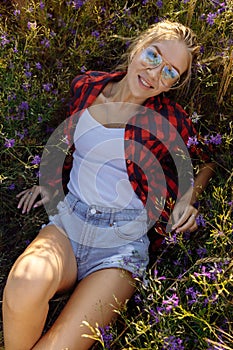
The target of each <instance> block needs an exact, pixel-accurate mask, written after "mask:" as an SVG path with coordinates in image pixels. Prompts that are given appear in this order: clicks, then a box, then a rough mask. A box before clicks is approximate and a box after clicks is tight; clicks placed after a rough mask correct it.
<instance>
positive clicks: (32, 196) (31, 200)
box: [24, 186, 40, 213]
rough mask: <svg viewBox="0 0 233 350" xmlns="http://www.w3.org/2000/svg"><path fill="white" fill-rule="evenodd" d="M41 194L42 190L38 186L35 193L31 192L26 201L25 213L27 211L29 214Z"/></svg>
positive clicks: (34, 189) (34, 188)
mask: <svg viewBox="0 0 233 350" xmlns="http://www.w3.org/2000/svg"><path fill="white" fill-rule="evenodd" d="M39 194H40V188H39V187H38V186H37V187H33V192H32V191H30V192H29V195H28V197H27V199H26V201H25V208H24V212H25V211H26V212H27V213H29V211H30V210H31V209H32V207H33V205H34V203H35V201H36V198H37V197H38V195H39Z"/></svg>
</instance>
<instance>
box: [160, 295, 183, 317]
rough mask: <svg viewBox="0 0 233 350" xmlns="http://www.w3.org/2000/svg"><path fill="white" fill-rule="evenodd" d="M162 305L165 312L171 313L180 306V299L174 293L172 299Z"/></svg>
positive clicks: (164, 301) (166, 300)
mask: <svg viewBox="0 0 233 350" xmlns="http://www.w3.org/2000/svg"><path fill="white" fill-rule="evenodd" d="M162 305H163V306H164V310H165V311H166V312H167V313H169V312H171V310H172V309H174V308H176V307H177V306H178V305H179V297H178V296H177V294H176V293H173V294H172V296H171V297H170V298H167V299H165V300H163V301H162Z"/></svg>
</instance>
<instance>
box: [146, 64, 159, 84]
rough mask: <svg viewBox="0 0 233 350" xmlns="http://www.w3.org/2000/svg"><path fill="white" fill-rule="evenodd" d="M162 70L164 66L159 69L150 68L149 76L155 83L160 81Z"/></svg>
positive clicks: (148, 69)
mask: <svg viewBox="0 0 233 350" xmlns="http://www.w3.org/2000/svg"><path fill="white" fill-rule="evenodd" d="M162 69H163V67H162V65H160V66H157V67H148V68H147V74H148V76H149V77H150V78H151V79H153V80H154V81H158V80H159V79H160V76H161V71H162Z"/></svg>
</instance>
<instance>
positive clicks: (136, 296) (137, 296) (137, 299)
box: [134, 294, 142, 304]
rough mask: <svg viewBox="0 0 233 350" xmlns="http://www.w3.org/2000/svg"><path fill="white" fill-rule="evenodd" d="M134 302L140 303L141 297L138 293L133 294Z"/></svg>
mask: <svg viewBox="0 0 233 350" xmlns="http://www.w3.org/2000/svg"><path fill="white" fill-rule="evenodd" d="M134 302H135V303H136V304H140V303H141V302H142V299H141V296H140V294H135V295H134Z"/></svg>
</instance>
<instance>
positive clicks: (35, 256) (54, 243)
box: [8, 225, 77, 297]
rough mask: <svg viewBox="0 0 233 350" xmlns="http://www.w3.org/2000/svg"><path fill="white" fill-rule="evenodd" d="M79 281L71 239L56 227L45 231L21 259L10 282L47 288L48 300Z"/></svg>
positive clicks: (41, 232)
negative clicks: (46, 286)
mask: <svg viewBox="0 0 233 350" xmlns="http://www.w3.org/2000/svg"><path fill="white" fill-rule="evenodd" d="M76 279H77V263H76V259H75V256H74V254H73V250H72V247H71V244H70V241H69V239H68V238H67V237H66V236H65V234H64V233H62V232H61V231H60V230H59V229H58V228H57V227H56V226H55V225H49V226H46V227H44V228H43V229H42V230H41V231H40V232H39V234H38V235H37V237H36V238H35V239H34V240H33V241H32V242H31V244H30V245H29V246H28V247H27V248H26V250H25V251H24V252H23V253H22V254H21V255H20V256H19V258H18V259H17V260H16V262H15V264H14V265H13V267H12V270H11V272H10V274H9V278H8V283H9V281H11V282H13V283H14V282H15V283H20V281H22V282H24V283H25V286H26V285H27V286H29V285H30V282H31V284H34V285H35V286H36V285H38V286H40V285H41V287H42V286H45V285H46V283H47V284H48V289H47V293H48V297H52V296H53V294H54V293H56V292H58V291H65V290H67V289H69V288H71V287H72V286H73V285H74V283H75V282H76Z"/></svg>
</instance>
